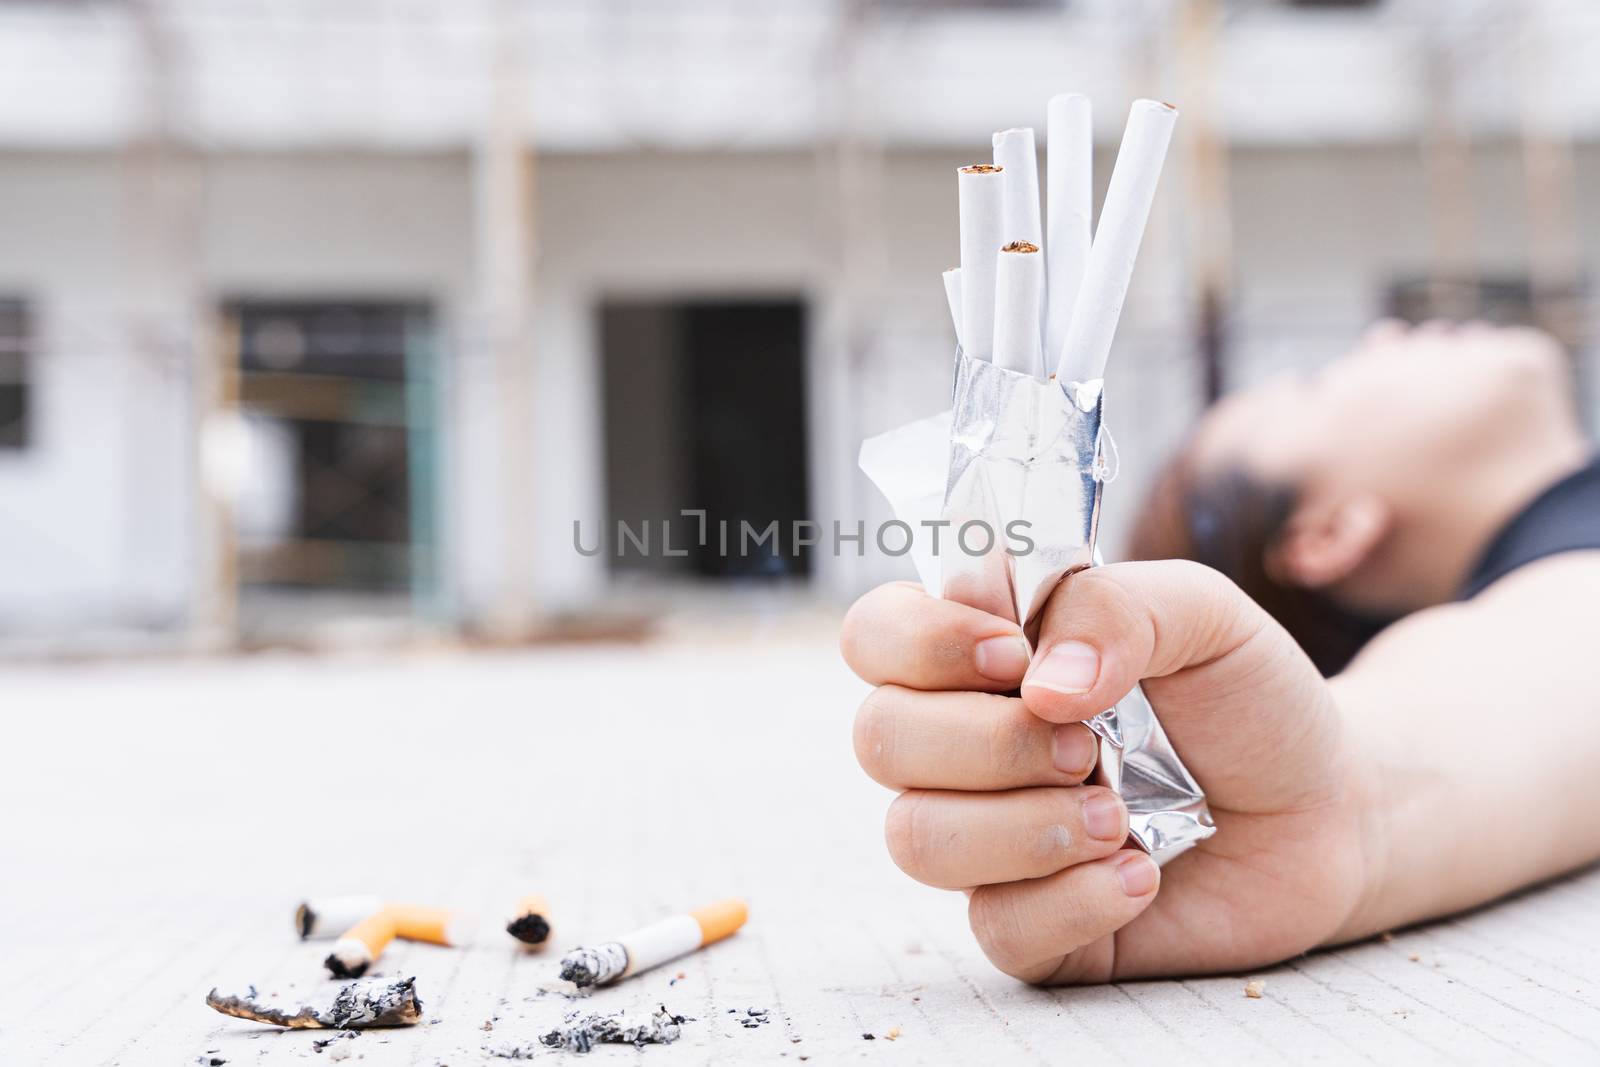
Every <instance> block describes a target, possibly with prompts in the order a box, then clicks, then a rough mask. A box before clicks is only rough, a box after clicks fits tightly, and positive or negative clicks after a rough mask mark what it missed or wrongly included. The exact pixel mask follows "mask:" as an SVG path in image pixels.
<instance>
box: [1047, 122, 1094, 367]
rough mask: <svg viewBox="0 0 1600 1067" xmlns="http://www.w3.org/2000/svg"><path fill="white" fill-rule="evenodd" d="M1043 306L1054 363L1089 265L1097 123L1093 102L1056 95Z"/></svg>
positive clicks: (1049, 162) (1049, 132) (1049, 145)
mask: <svg viewBox="0 0 1600 1067" xmlns="http://www.w3.org/2000/svg"><path fill="white" fill-rule="evenodd" d="M1045 138H1046V139H1045V212H1046V214H1045V225H1046V226H1047V227H1048V228H1047V230H1046V231H1045V242H1044V251H1045V257H1046V259H1045V267H1046V271H1045V273H1046V276H1047V278H1048V282H1049V285H1048V289H1049V294H1050V295H1049V298H1048V299H1047V300H1046V301H1045V312H1046V314H1045V339H1044V350H1045V351H1046V352H1047V353H1049V355H1050V358H1051V359H1054V358H1056V356H1058V355H1059V354H1060V353H1061V345H1062V343H1063V342H1064V341H1065V340H1066V336H1067V320H1068V319H1069V318H1071V316H1072V305H1073V303H1074V302H1075V301H1076V300H1077V299H1078V288H1079V286H1080V284H1081V283H1082V281H1083V271H1084V268H1085V267H1086V266H1087V265H1088V262H1089V237H1090V234H1091V233H1092V232H1093V231H1092V227H1093V225H1094V123H1093V119H1092V114H1091V111H1090V107H1089V98H1088V97H1087V96H1084V95H1082V94H1081V93H1064V94H1062V95H1061V96H1052V97H1051V98H1050V103H1049V106H1048V107H1047V109H1046V113H1045Z"/></svg>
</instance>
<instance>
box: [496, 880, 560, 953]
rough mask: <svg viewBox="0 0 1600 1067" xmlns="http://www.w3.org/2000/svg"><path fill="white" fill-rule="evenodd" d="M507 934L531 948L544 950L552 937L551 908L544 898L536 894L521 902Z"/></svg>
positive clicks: (524, 898)
mask: <svg viewBox="0 0 1600 1067" xmlns="http://www.w3.org/2000/svg"><path fill="white" fill-rule="evenodd" d="M506 933H508V934H510V935H511V936H512V937H514V938H516V939H517V940H518V941H521V942H522V943H523V944H524V945H527V946H528V947H529V948H543V947H544V943H545V941H547V940H548V939H549V937H550V906H549V905H548V904H546V903H545V900H544V897H542V896H539V895H538V894H537V893H534V894H531V895H529V896H525V897H523V898H522V899H521V900H519V901H518V902H517V911H516V914H515V915H513V916H512V917H511V921H510V922H508V923H506Z"/></svg>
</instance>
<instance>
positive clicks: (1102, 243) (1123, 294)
mask: <svg viewBox="0 0 1600 1067" xmlns="http://www.w3.org/2000/svg"><path fill="white" fill-rule="evenodd" d="M1177 121H1178V109H1177V108H1175V107H1173V106H1172V105H1171V104H1162V103H1158V102H1157V101H1154V100H1135V101H1134V102H1133V107H1132V109H1131V110H1129V112H1128V127H1127V129H1126V130H1125V131H1123V134H1122V147H1121V148H1119V149H1118V150H1117V162H1116V165H1115V166H1113V167H1112V169H1111V186H1110V187H1109V188H1108V189H1107V190H1106V202H1105V203H1104V204H1103V205H1101V208H1100V225H1099V227H1098V228H1097V229H1096V230H1095V234H1094V243H1093V244H1092V245H1091V246H1090V248H1089V263H1088V266H1087V267H1085V268H1084V272H1083V284H1082V285H1081V286H1079V288H1078V297H1077V299H1076V300H1075V301H1073V304H1072V318H1071V319H1070V320H1069V321H1068V322H1067V332H1066V336H1065V337H1064V338H1063V339H1062V342H1061V351H1060V352H1058V353H1055V358H1056V377H1058V378H1060V379H1061V380H1062V381H1064V382H1086V381H1092V380H1094V379H1096V378H1101V377H1104V376H1105V373H1106V360H1107V359H1108V358H1109V357H1110V355H1111V340H1112V338H1113V337H1114V336H1115V335H1116V332H1117V320H1119V319H1120V318H1122V303H1123V301H1124V300H1125V299H1127V296H1128V283H1129V282H1130V281H1132V280H1133V262H1134V260H1135V259H1137V258H1138V256H1139V243H1140V242H1141V241H1142V240H1143V239H1144V228H1145V223H1146V222H1148V221H1149V219H1150V205H1151V204H1152V203H1153V202H1154V201H1155V197H1156V183H1157V182H1158V181H1160V180H1161V165H1162V163H1163V162H1165V160H1166V158H1167V146H1168V144H1170V143H1171V141H1172V127H1173V125H1174V124H1175V123H1176V122H1177Z"/></svg>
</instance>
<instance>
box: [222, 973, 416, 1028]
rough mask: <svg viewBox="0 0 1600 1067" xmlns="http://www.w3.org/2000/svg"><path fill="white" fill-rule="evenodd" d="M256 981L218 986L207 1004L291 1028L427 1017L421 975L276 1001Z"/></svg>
mask: <svg viewBox="0 0 1600 1067" xmlns="http://www.w3.org/2000/svg"><path fill="white" fill-rule="evenodd" d="M274 999H275V998H273V997H263V996H262V995H261V994H259V993H257V992H256V988H255V986H251V987H250V988H249V990H247V991H246V992H243V993H223V992H221V991H220V990H216V989H213V990H212V991H211V992H210V993H208V994H207V995H206V1004H207V1005H209V1006H210V1007H211V1008H212V1009H214V1010H216V1011H220V1012H221V1013H222V1014H224V1015H232V1016H233V1017H234V1018H237V1019H250V1020H252V1021H253V1022H258V1023H267V1024H269V1025H271V1026H286V1027H288V1028H289V1029H291V1030H363V1029H366V1028H368V1027H376V1026H411V1025H412V1024H414V1023H416V1022H417V1021H418V1020H419V1019H421V1018H422V1001H420V1000H418V999H417V980H416V979H415V978H403V979H400V980H398V981H392V980H390V979H387V978H368V979H366V980H364V981H360V982H350V983H348V984H346V985H343V986H340V987H339V990H338V991H337V992H336V993H332V994H328V993H314V994H312V996H311V999H309V1000H302V1001H291V1002H289V1003H285V1004H280V1003H274Z"/></svg>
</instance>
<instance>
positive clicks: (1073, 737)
mask: <svg viewBox="0 0 1600 1067" xmlns="http://www.w3.org/2000/svg"><path fill="white" fill-rule="evenodd" d="M1099 748H1100V746H1099V743H1098V742H1096V741H1095V739H1094V734H1091V733H1090V732H1089V731H1088V730H1086V729H1084V728H1083V726H1082V725H1080V724H1078V723H1075V722H1069V723H1066V724H1064V725H1062V726H1057V727H1056V728H1055V732H1054V734H1053V735H1052V736H1051V738H1050V762H1051V763H1053V764H1055V768H1056V770H1058V771H1061V772H1062V773H1064V774H1072V775H1083V774H1088V773H1089V769H1090V768H1091V767H1093V766H1094V758H1095V756H1096V755H1097V754H1098V752H1099Z"/></svg>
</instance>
